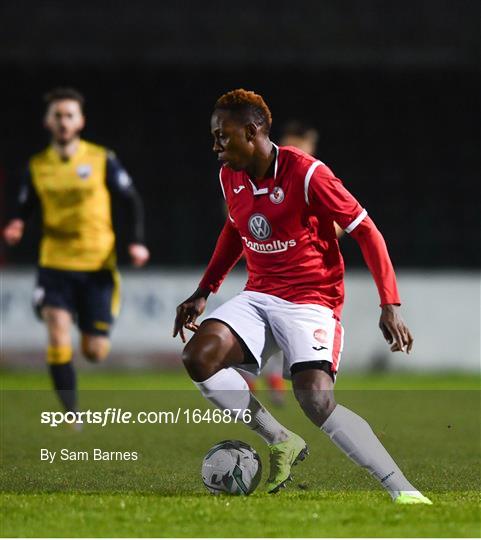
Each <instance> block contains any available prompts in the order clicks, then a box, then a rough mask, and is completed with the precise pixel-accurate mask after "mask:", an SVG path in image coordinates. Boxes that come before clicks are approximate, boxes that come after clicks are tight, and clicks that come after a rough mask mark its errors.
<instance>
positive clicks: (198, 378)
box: [182, 319, 290, 444]
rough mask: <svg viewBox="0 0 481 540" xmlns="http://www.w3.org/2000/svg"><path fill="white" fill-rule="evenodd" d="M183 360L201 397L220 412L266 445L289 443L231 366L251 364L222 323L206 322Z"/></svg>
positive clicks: (283, 428) (216, 321)
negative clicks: (227, 415) (246, 427)
mask: <svg viewBox="0 0 481 540" xmlns="http://www.w3.org/2000/svg"><path fill="white" fill-rule="evenodd" d="M182 359H183V362H184V365H185V368H186V369H187V372H188V373H189V375H190V377H191V379H192V380H193V381H194V383H195V385H196V386H197V388H198V389H199V390H200V391H201V393H202V395H203V396H204V397H205V398H207V399H208V400H209V401H211V402H212V403H214V405H216V406H217V407H219V408H220V409H222V410H229V411H232V414H233V415H234V416H236V415H237V417H238V418H239V419H240V420H243V421H244V420H246V419H247V420H249V421H247V422H245V423H246V425H247V426H248V427H250V428H251V429H252V430H254V431H255V432H256V433H258V434H259V435H260V436H261V437H262V438H263V439H264V440H265V441H266V442H267V443H268V444H275V443H278V442H281V441H285V440H287V439H288V437H289V435H290V432H289V430H287V429H286V428H285V427H284V426H282V425H281V424H279V422H277V420H276V419H275V418H274V417H273V416H272V415H271V414H270V413H269V412H268V411H267V410H266V409H265V408H264V407H263V406H262V405H261V404H260V403H259V401H258V400H257V399H256V398H255V397H254V395H253V394H252V393H251V392H250V390H249V386H248V384H247V382H246V380H245V379H244V377H243V376H242V375H241V374H240V373H239V372H238V371H237V370H236V369H234V367H233V366H237V367H238V366H240V365H246V364H248V363H252V364H253V363H254V362H255V360H254V358H251V355H250V352H249V351H248V350H247V349H246V346H245V345H244V343H243V342H242V341H240V339H239V338H238V336H236V335H235V334H234V333H233V331H232V330H231V329H230V328H229V327H228V326H227V325H226V324H225V323H223V322H221V321H218V320H214V319H208V320H206V321H204V322H203V323H202V324H201V325H200V328H199V330H198V331H197V332H196V334H195V335H194V336H193V337H192V339H191V340H190V341H189V342H188V343H187V345H186V347H185V349H184V352H183V355H182Z"/></svg>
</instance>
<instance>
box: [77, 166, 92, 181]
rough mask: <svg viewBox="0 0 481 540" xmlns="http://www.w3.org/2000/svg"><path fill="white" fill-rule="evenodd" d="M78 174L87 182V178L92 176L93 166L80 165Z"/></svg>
mask: <svg viewBox="0 0 481 540" xmlns="http://www.w3.org/2000/svg"><path fill="white" fill-rule="evenodd" d="M77 174H78V175H79V177H80V179H81V180H87V178H88V177H89V176H90V175H91V174H92V166H91V165H79V166H78V167H77Z"/></svg>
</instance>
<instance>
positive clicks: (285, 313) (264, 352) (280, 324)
mask: <svg viewBox="0 0 481 540" xmlns="http://www.w3.org/2000/svg"><path fill="white" fill-rule="evenodd" d="M208 319H217V320H219V321H222V322H225V323H226V324H227V325H228V326H229V327H230V328H232V330H234V332H235V333H236V334H237V335H238V336H239V337H240V338H241V339H242V341H243V342H244V343H245V345H246V346H247V348H248V349H249V351H250V352H251V353H252V355H253V356H254V358H255V359H256V361H257V366H256V365H254V364H242V365H239V366H238V368H239V369H242V370H244V371H249V372H251V373H255V374H259V373H260V371H261V370H262V369H263V367H264V366H265V364H266V363H267V360H269V358H270V357H271V356H272V355H273V354H276V353H277V352H279V351H282V352H283V353H284V366H283V375H284V377H285V378H286V379H290V378H291V368H292V366H293V365H294V364H297V363H299V362H320V361H323V360H325V361H327V362H330V363H331V371H332V373H333V375H335V374H336V373H337V371H338V369H339V361H340V359H341V353H342V347H343V340H344V330H343V328H342V325H341V323H340V322H339V321H338V320H337V319H335V318H334V314H333V311H332V309H329V308H327V307H324V306H319V305H317V304H294V303H292V302H287V301H286V300H282V299H281V298H277V297H276V296H272V295H270V294H264V293H259V292H252V291H243V292H241V293H240V294H238V295H237V296H235V297H234V298H232V299H231V300H229V301H227V302H226V303H225V304H222V305H221V306H219V307H218V308H217V309H215V310H214V311H213V312H212V313H210V314H209V316H208V317H207V318H206V320H208Z"/></svg>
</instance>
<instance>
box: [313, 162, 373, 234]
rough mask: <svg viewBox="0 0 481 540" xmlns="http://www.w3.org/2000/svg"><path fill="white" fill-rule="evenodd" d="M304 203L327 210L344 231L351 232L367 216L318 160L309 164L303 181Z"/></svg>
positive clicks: (339, 181) (340, 183)
mask: <svg viewBox="0 0 481 540" xmlns="http://www.w3.org/2000/svg"><path fill="white" fill-rule="evenodd" d="M304 184H305V185H304V194H305V199H306V203H307V204H308V205H309V206H312V207H313V208H314V209H315V208H316V207H318V208H322V209H324V210H325V211H327V212H328V213H329V214H330V215H331V216H332V219H333V221H335V222H336V223H337V224H338V225H339V226H340V227H342V228H343V229H344V231H345V232H347V233H350V232H352V231H353V230H354V229H355V228H356V227H357V226H358V225H359V223H361V221H362V220H363V219H364V218H365V217H366V216H367V211H366V210H365V209H364V208H363V207H362V206H361V205H360V204H359V202H358V201H357V200H356V198H355V197H354V196H353V195H352V194H351V193H350V192H349V191H348V190H347V189H346V188H345V187H344V185H343V183H342V182H341V180H339V178H336V177H335V176H334V174H333V173H332V171H331V170H330V169H329V168H328V167H326V166H325V165H324V164H323V163H321V162H320V161H315V162H314V163H312V164H311V166H310V168H309V170H308V171H307V173H306V177H305V182H304Z"/></svg>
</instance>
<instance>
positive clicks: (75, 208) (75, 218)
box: [16, 140, 143, 271]
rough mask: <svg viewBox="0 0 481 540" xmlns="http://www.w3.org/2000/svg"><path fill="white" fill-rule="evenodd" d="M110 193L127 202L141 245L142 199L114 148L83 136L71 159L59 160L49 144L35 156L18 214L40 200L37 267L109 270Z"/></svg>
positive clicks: (111, 256) (111, 242)
mask: <svg viewBox="0 0 481 540" xmlns="http://www.w3.org/2000/svg"><path fill="white" fill-rule="evenodd" d="M112 193H116V194H120V195H121V196H122V197H123V198H124V199H125V201H126V202H128V205H129V207H130V208H129V209H130V210H131V217H132V221H133V225H134V226H133V234H132V241H135V242H137V243H141V242H142V236H143V230H142V229H143V224H142V222H143V216H142V203H141V201H140V198H139V197H138V195H137V192H136V191H135V189H134V187H133V185H132V181H131V179H130V177H129V175H128V174H127V172H126V171H125V169H124V168H123V167H122V166H121V165H120V163H119V161H118V160H117V158H116V157H115V155H114V154H113V153H112V152H109V150H107V149H106V148H105V147H103V146H98V145H96V144H92V143H89V142H87V141H84V140H81V141H80V143H79V146H78V149H77V151H76V153H75V154H74V155H73V156H72V157H71V158H69V159H62V158H61V157H60V155H59V154H58V153H57V152H56V150H55V149H54V148H53V147H52V146H49V147H47V148H46V149H45V150H43V151H42V152H40V153H38V154H36V155H34V156H33V157H32V158H31V159H30V161H29V165H28V171H27V174H26V178H25V181H24V184H23V186H22V189H21V191H20V195H19V201H18V202H19V206H18V210H17V216H16V217H20V218H21V219H26V218H27V217H28V215H29V214H30V213H31V211H32V210H33V208H34V206H35V205H36V203H40V207H41V213H42V224H43V234H42V240H41V245H40V255H39V265H40V266H42V267H48V268H56V269H60V270H77V271H94V270H100V269H103V268H113V267H114V266H115V234H114V231H113V227H112V210H111V194H112Z"/></svg>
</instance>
